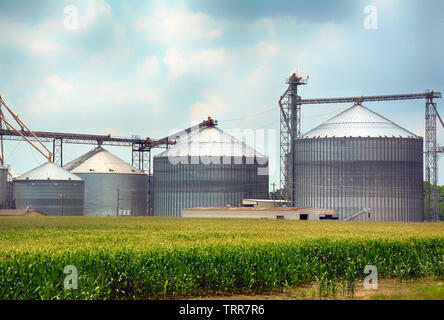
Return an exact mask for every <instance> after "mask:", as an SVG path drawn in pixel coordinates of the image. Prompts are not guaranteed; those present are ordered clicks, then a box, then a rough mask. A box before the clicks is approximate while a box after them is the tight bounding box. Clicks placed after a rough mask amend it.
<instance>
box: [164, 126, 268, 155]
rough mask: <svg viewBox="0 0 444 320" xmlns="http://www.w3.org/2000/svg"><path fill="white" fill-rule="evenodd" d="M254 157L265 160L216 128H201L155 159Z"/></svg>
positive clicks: (251, 149)
mask: <svg viewBox="0 0 444 320" xmlns="http://www.w3.org/2000/svg"><path fill="white" fill-rule="evenodd" d="M170 156H172V157H184V156H191V157H204V156H206V157H218V156H220V157H227V156H229V157H247V158H251V157H256V158H267V156H265V155H263V154H261V153H259V152H257V151H256V150H254V149H253V148H251V147H249V146H247V145H246V144H245V143H244V142H242V141H239V140H238V139H236V138H235V137H233V136H232V135H230V134H228V133H226V132H224V131H222V130H221V129H219V128H216V127H207V128H201V129H199V130H197V131H196V132H192V133H191V134H189V135H188V136H186V137H184V138H182V139H180V140H179V141H177V143H176V144H174V145H172V146H170V147H169V149H167V150H166V151H164V152H162V153H161V154H159V155H157V156H156V157H170Z"/></svg>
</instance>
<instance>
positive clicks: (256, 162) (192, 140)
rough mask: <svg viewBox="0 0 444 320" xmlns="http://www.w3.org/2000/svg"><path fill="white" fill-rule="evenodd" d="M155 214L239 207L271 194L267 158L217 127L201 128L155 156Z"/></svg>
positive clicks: (168, 214) (174, 214)
mask: <svg viewBox="0 0 444 320" xmlns="http://www.w3.org/2000/svg"><path fill="white" fill-rule="evenodd" d="M153 180H154V192H153V202H154V215H156V216H181V214H182V209H184V208H193V207H200V206H227V205H230V206H240V205H241V204H242V199H243V198H250V199H267V198H268V157H266V156H264V155H262V154H260V153H258V152H256V151H255V150H253V149H252V148H250V147H248V146H247V145H246V144H245V143H243V142H240V141H238V140H237V139H235V138H234V137H232V136H231V135H229V134H227V133H225V132H223V131H222V130H220V129H218V128H216V127H207V128H202V129H200V130H198V131H196V132H194V133H191V134H190V135H189V136H187V137H186V138H184V139H182V140H180V141H178V143H177V144H175V145H173V146H172V147H170V148H169V149H168V150H166V151H165V152H163V153H161V154H159V155H157V156H155V157H154V177H153Z"/></svg>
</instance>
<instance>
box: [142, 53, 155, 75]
mask: <svg viewBox="0 0 444 320" xmlns="http://www.w3.org/2000/svg"><path fill="white" fill-rule="evenodd" d="M159 70H160V62H159V59H157V56H149V57H148V58H146V59H145V60H144V62H143V65H142V68H141V70H140V73H141V74H142V75H143V76H146V77H152V76H154V75H155V74H157V73H158V72H159Z"/></svg>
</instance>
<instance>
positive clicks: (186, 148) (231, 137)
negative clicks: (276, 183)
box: [168, 128, 279, 175]
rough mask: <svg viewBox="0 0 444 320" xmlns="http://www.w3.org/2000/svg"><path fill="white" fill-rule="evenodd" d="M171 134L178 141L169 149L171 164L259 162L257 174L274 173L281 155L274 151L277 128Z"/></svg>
mask: <svg viewBox="0 0 444 320" xmlns="http://www.w3.org/2000/svg"><path fill="white" fill-rule="evenodd" d="M169 138H170V140H171V141H175V142H176V143H177V145H176V146H175V147H174V148H172V149H171V151H170V152H168V161H169V162H170V164H172V165H177V164H203V165H211V164H222V165H223V164H226V165H230V164H233V165H242V164H257V165H258V169H257V174H258V175H271V174H274V173H275V172H277V168H278V165H279V164H278V163H276V159H279V156H277V155H276V154H275V153H276V151H277V150H278V145H279V142H278V141H277V139H278V132H277V130H276V129H267V130H265V129H248V128H247V129H226V130H224V131H223V132H215V134H211V133H209V132H206V131H205V130H203V131H201V130H199V129H196V130H195V131H194V132H193V131H192V132H191V133H186V134H184V135H183V136H170V137H169ZM266 154H267V155H268V156H265V155H266Z"/></svg>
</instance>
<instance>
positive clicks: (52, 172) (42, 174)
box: [15, 162, 82, 181]
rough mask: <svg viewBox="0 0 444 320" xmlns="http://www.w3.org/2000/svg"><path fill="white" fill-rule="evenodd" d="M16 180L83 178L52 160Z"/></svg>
mask: <svg viewBox="0 0 444 320" xmlns="http://www.w3.org/2000/svg"><path fill="white" fill-rule="evenodd" d="M15 180H77V181H81V180H82V179H81V178H80V177H78V176H76V175H75V174H72V173H71V172H69V171H68V170H65V169H63V168H61V167H59V166H58V165H56V164H54V163H52V162H46V163H44V164H42V165H41V166H38V167H37V168H35V169H32V170H30V171H28V172H26V173H24V174H22V175H21V176H18V177H17V178H15Z"/></svg>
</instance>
